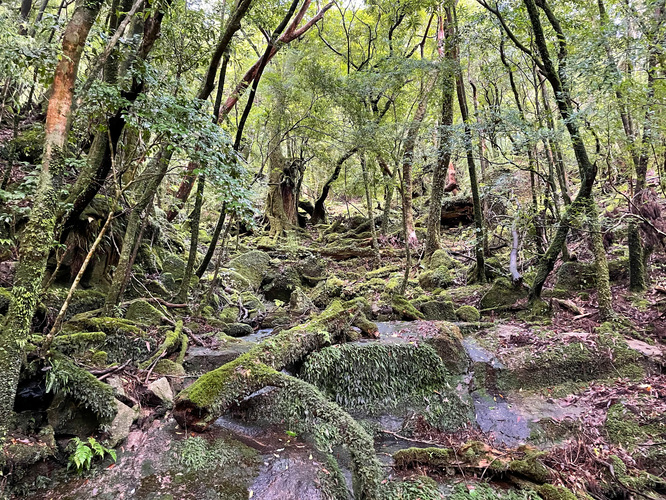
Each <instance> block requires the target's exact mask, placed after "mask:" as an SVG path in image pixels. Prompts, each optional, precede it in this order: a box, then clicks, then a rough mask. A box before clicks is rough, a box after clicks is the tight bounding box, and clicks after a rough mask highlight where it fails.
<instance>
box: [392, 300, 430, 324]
mask: <svg viewBox="0 0 666 500" xmlns="http://www.w3.org/2000/svg"><path fill="white" fill-rule="evenodd" d="M391 308H392V309H393V312H394V313H395V314H397V315H398V316H399V317H400V318H402V319H407V320H413V319H424V316H423V313H421V311H419V310H418V309H416V308H415V307H414V306H413V305H412V304H410V303H409V301H408V300H407V299H406V298H405V297H403V296H402V295H394V296H393V297H392V298H391Z"/></svg>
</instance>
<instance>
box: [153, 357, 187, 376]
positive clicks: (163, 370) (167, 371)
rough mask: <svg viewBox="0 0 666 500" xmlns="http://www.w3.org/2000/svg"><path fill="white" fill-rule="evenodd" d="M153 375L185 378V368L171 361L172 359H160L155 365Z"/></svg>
mask: <svg viewBox="0 0 666 500" xmlns="http://www.w3.org/2000/svg"><path fill="white" fill-rule="evenodd" d="M153 373H154V374H156V375H167V376H171V377H183V376H185V368H183V365H181V364H180V363H176V362H175V361H171V360H170V359H160V360H159V361H158V362H157V363H155V367H154V368H153Z"/></svg>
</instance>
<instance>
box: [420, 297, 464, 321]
mask: <svg viewBox="0 0 666 500" xmlns="http://www.w3.org/2000/svg"><path fill="white" fill-rule="evenodd" d="M421 312H422V313H423V316H424V318H425V319H427V320H434V321H453V320H455V319H456V313H455V307H454V305H453V302H451V301H450V300H429V301H428V302H424V303H423V304H421Z"/></svg>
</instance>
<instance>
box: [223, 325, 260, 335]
mask: <svg viewBox="0 0 666 500" xmlns="http://www.w3.org/2000/svg"><path fill="white" fill-rule="evenodd" d="M224 333H226V334H227V335H229V336H230V337H247V336H248V335H252V334H253V333H254V329H253V328H252V327H251V326H250V325H246V324H245V323H229V324H228V325H227V326H225V327H224Z"/></svg>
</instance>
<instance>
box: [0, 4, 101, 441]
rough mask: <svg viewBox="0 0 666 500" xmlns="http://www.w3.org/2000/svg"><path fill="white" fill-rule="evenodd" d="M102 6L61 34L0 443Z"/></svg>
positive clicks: (14, 321)
mask: <svg viewBox="0 0 666 500" xmlns="http://www.w3.org/2000/svg"><path fill="white" fill-rule="evenodd" d="M101 6H102V2H101V0H97V1H89V2H82V3H81V4H79V5H78V6H77V7H76V10H75V11H74V13H73V15H72V17H71V19H70V21H69V23H68V24H67V27H66V28H65V32H64V34H63V42H62V56H61V58H60V59H59V61H58V64H57V66H56V69H55V76H54V79H53V92H52V94H51V98H50V99H49V105H48V110H47V113H46V125H45V128H44V130H45V141H44V155H43V159H42V169H41V173H40V176H39V181H38V185H37V191H36V193H35V198H34V202H33V207H32V212H31V214H30V219H29V221H28V223H27V225H26V227H25V229H24V230H23V234H22V235H21V241H20V246H19V263H18V267H17V270H16V278H15V280H14V287H13V288H12V300H11V303H10V305H9V311H8V312H7V316H6V319H5V321H4V324H3V327H2V332H0V373H1V374H2V376H3V383H2V384H0V437H2V435H4V434H5V433H6V431H7V430H8V426H9V421H10V418H11V415H12V409H13V405H14V398H15V396H16V387H17V384H18V377H19V372H20V368H21V359H22V350H23V349H22V345H24V343H25V341H26V338H27V336H28V334H29V332H30V324H31V322H32V316H33V314H34V312H35V307H36V304H37V293H38V292H39V289H40V287H41V284H42V280H43V278H44V271H45V269H46V261H47V260H48V257H49V253H50V251H51V247H52V242H53V231H54V228H55V216H56V209H57V202H58V192H59V190H60V189H61V187H62V183H63V181H64V174H65V173H66V169H65V164H64V155H65V152H64V148H65V145H66V143H67V132H68V128H69V120H70V116H71V108H72V100H73V95H74V86H75V83H76V77H77V73H78V69H79V62H80V60H81V54H82V52H83V48H84V46H85V43H86V40H87V38H88V33H89V32H90V29H91V27H92V25H93V23H94V22H95V19H96V18H97V14H98V13H99V10H100V8H101Z"/></svg>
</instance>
